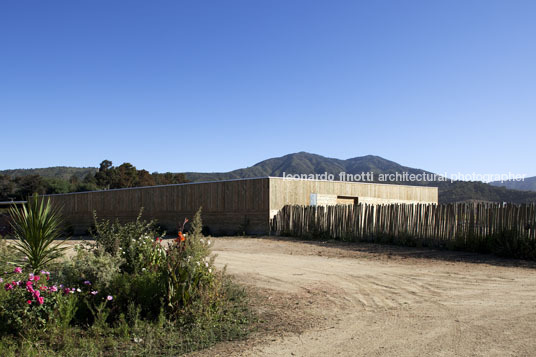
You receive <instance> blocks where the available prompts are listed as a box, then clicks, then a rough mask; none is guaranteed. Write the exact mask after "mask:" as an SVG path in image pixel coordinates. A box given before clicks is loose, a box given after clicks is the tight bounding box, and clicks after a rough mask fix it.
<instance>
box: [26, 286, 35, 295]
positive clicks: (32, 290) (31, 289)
mask: <svg viewBox="0 0 536 357" xmlns="http://www.w3.org/2000/svg"><path fill="white" fill-rule="evenodd" d="M26 290H28V292H29V293H31V294H33V293H34V292H35V290H34V288H32V286H31V285H28V286H27V287H26Z"/></svg>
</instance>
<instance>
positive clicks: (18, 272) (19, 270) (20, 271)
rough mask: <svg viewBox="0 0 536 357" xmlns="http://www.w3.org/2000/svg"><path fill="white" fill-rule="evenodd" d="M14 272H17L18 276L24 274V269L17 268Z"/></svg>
mask: <svg viewBox="0 0 536 357" xmlns="http://www.w3.org/2000/svg"><path fill="white" fill-rule="evenodd" d="M13 272H15V273H17V274H20V273H22V268H21V267H16V268H15V270H13Z"/></svg>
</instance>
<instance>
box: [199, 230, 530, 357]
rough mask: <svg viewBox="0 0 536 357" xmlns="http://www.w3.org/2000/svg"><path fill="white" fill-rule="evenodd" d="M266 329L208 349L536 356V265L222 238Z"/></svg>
mask: <svg viewBox="0 0 536 357" xmlns="http://www.w3.org/2000/svg"><path fill="white" fill-rule="evenodd" d="M214 240H215V245H214V252H215V253H216V254H217V255H218V257H217V259H216V263H217V265H219V266H220V267H223V266H224V265H227V271H228V272H229V273H230V274H232V275H234V276H235V277H236V278H237V279H238V281H239V282H241V283H243V284H246V285H247V286H250V287H251V289H252V290H254V291H257V292H260V293H258V298H257V309H258V311H259V313H260V314H261V316H263V318H265V319H266V320H267V322H266V321H265V326H264V327H262V326H261V330H262V328H264V329H265V331H259V333H257V334H254V335H253V336H252V338H250V339H249V340H247V341H241V342H233V343H226V344H221V345H218V346H215V347H214V348H212V349H209V350H208V351H204V352H203V353H202V354H203V355H239V356H250V355H254V356H291V355H295V356H338V355H340V356H428V355H435V356H534V355H535V354H536V269H535V267H534V266H531V265H530V264H529V263H523V262H516V261H509V260H500V259H494V258H492V257H486V256H478V255H470V254H464V253H452V252H437V251H426V250H416V249H409V248H397V247H385V246H384V247H382V246H376V245H366V244H359V245H358V244H354V245H341V244H339V245H335V244H321V243H308V242H296V241H291V240H276V239H268V238H266V239H259V238H215V239H214Z"/></svg>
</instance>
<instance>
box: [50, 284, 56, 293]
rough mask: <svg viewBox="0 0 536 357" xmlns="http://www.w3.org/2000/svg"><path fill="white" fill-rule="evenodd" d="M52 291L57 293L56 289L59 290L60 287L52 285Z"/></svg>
mask: <svg viewBox="0 0 536 357" xmlns="http://www.w3.org/2000/svg"><path fill="white" fill-rule="evenodd" d="M50 291H51V292H53V293H55V292H56V291H58V287H57V286H56V285H52V286H51V287H50Z"/></svg>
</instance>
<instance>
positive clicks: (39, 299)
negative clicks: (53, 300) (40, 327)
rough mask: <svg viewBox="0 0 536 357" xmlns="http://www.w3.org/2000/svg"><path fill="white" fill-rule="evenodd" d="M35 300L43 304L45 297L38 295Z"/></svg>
mask: <svg viewBox="0 0 536 357" xmlns="http://www.w3.org/2000/svg"><path fill="white" fill-rule="evenodd" d="M37 302H39V305H43V302H45V298H43V297H42V296H40V297H38V298H37Z"/></svg>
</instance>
